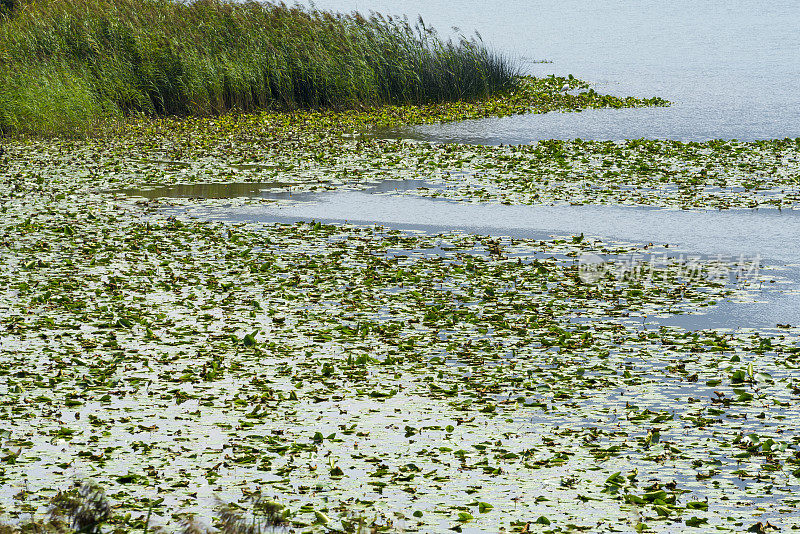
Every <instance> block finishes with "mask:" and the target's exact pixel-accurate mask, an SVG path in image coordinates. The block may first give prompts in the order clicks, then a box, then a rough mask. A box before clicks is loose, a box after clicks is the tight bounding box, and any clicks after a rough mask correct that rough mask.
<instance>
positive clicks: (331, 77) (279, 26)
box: [0, 0, 518, 134]
mask: <svg viewBox="0 0 800 534" xmlns="http://www.w3.org/2000/svg"><path fill="white" fill-rule="evenodd" d="M9 5H11V4H9ZM9 13H11V14H10V15H3V16H0V132H2V133H13V132H30V133H45V134H51V133H55V134H58V133H83V132H86V131H88V130H90V129H92V128H93V127H94V126H96V125H97V124H98V123H99V122H102V121H107V120H109V119H112V120H113V119H118V118H121V117H123V116H125V115H127V114H130V113H132V112H141V113H145V114H147V115H158V116H164V115H201V116H208V115H216V114H220V113H224V112H227V111H230V110H239V111H251V110H254V109H264V108H271V109H280V110H291V109H336V110H341V109H353V108H356V109H358V108H362V107H369V106H375V105H381V104H426V103H433V102H444V101H455V100H471V99H476V98H481V97H485V96H486V95H488V94H491V93H493V92H496V91H498V90H502V89H506V88H509V87H511V86H513V85H514V84H515V83H517V81H516V80H517V77H516V75H517V74H518V73H517V69H516V67H514V66H513V64H512V63H511V62H510V61H508V60H507V59H506V58H504V57H502V56H500V55H497V54H495V53H493V52H491V51H490V50H489V49H488V48H487V47H486V46H485V45H484V44H483V43H482V41H481V40H480V38H479V37H478V36H476V37H473V38H467V37H464V36H461V37H460V38H458V39H455V40H443V39H441V38H440V37H439V36H438V35H437V33H436V32H435V31H434V30H432V29H431V28H428V27H427V26H426V25H425V24H424V22H423V21H422V20H421V19H420V20H419V21H418V22H417V23H416V24H413V25H412V24H411V23H409V22H408V20H405V19H403V20H399V19H392V18H391V17H389V18H385V17H383V16H381V15H379V14H373V15H372V16H370V17H363V16H361V15H359V14H357V13H353V14H349V15H342V14H333V13H329V12H324V11H319V10H315V9H305V8H302V7H298V6H295V7H287V6H286V5H284V4H272V3H258V2H244V3H238V2H232V1H228V0H198V1H195V2H190V3H182V2H175V1H172V0H145V1H138V0H113V1H112V0H75V1H72V0H70V1H67V0H39V1H37V2H30V3H23V4H20V5H17V7H16V9H14V10H13V11H9Z"/></svg>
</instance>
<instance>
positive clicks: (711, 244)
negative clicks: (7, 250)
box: [131, 180, 800, 329]
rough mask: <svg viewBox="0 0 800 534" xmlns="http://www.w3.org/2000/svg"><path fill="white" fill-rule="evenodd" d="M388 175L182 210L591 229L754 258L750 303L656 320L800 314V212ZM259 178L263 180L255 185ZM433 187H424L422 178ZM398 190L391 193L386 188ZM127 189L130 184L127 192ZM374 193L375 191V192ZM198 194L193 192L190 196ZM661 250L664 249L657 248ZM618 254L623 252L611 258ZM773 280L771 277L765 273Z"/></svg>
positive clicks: (737, 321)
mask: <svg viewBox="0 0 800 534" xmlns="http://www.w3.org/2000/svg"><path fill="white" fill-rule="evenodd" d="M408 182H409V183H405V184H404V183H403V181H397V180H387V181H385V182H383V183H380V184H379V185H374V186H372V187H370V188H368V189H367V190H365V191H350V190H338V191H332V192H325V193H315V192H306V193H294V194H291V193H290V192H289V191H286V190H285V189H284V190H281V191H276V190H275V189H274V188H271V187H259V186H258V184H256V186H253V185H252V184H251V187H250V191H251V192H250V193H249V194H245V195H242V193H241V192H240V191H241V189H242V184H233V185H232V186H231V188H230V190H229V191H228V192H229V195H225V188H224V186H223V185H221V184H218V185H217V186H215V189H214V193H215V196H216V198H226V197H230V198H233V197H237V196H249V197H251V198H270V199H275V200H282V201H286V200H291V202H288V203H286V202H282V203H278V204H273V203H269V204H249V205H244V206H242V205H238V204H235V203H232V204H224V203H223V204H219V203H214V204H211V205H203V204H201V205H197V206H193V207H190V208H186V212H187V213H188V214H190V215H192V216H194V217H199V218H202V219H212V220H221V221H226V222H251V223H276V222H279V223H280V222H284V223H285V222H295V221H309V220H317V221H321V222H324V223H333V224H341V223H350V224H356V225H380V226H384V227H387V228H395V229H399V230H404V231H412V232H424V233H428V234H439V233H447V232H467V233H473V234H478V235H487V236H496V237H513V238H530V239H546V238H550V237H552V236H577V235H579V234H584V235H585V236H586V238H588V239H592V238H600V239H602V240H603V241H605V242H614V241H618V242H625V243H639V244H648V243H653V244H656V245H669V247H670V248H669V249H668V251H669V252H668V255H669V256H670V257H678V258H681V259H685V260H687V261H689V260H691V258H692V257H702V258H704V259H719V260H721V261H724V262H728V263H741V264H758V265H761V268H760V269H759V274H761V275H765V276H766V277H767V281H766V282H765V283H764V284H763V285H761V286H759V291H758V294H757V295H756V300H757V301H756V302H754V303H739V302H737V303H733V302H728V301H723V302H721V303H720V304H719V305H718V306H716V307H715V308H713V309H712V310H711V311H710V312H709V313H707V314H705V315H704V316H703V317H700V318H698V317H673V318H670V319H668V320H662V321H659V324H673V325H679V326H684V327H687V328H693V329H694V328H708V327H721V328H739V327H753V328H775V327H776V325H778V324H798V323H800V249H798V247H797V246H796V244H795V242H796V236H798V235H800V212H797V211H793V210H783V211H778V210H774V209H762V210H728V211H715V210H687V211H684V210H667V209H654V208H633V207H621V206H569V205H560V206H507V205H500V204H489V203H462V202H455V201H449V200H437V199H431V198H425V197H419V196H415V195H406V194H401V193H403V191H407V190H410V189H415V188H417V187H424V186H425V185H430V184H425V182H421V181H418V180H413V181H412V180H409V181H408ZM261 185H262V186H267V185H269V184H261ZM185 187H188V188H190V189H188V190H186V189H180V190H175V191H172V192H173V193H180V195H177V194H175V195H172V196H173V197H175V196H195V194H196V193H197V192H198V191H200V190H201V189H196V190H195V189H191V188H192V187H202V186H185ZM431 187H433V186H431ZM395 192H397V194H395ZM131 193H133V192H131ZM169 193H170V191H161V190H159V189H152V190H147V191H143V192H140V194H141V195H142V196H148V197H150V198H160V197H165V196H166V197H169V196H171V195H170V194H169ZM380 193H383V194H380ZM198 196H199V195H198ZM665 254H666V253H665ZM611 259H616V260H617V261H620V260H621V261H625V258H611ZM771 279H774V280H775V281H774V282H771Z"/></svg>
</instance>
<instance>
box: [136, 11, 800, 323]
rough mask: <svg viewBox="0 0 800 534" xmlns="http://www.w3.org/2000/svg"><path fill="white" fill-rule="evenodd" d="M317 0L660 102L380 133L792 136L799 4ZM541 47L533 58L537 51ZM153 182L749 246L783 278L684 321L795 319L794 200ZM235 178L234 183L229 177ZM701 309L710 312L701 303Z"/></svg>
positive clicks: (169, 192) (331, 217) (383, 211)
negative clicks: (582, 200) (537, 202)
mask: <svg viewBox="0 0 800 534" xmlns="http://www.w3.org/2000/svg"><path fill="white" fill-rule="evenodd" d="M315 4H316V6H317V7H318V8H321V9H329V10H333V11H340V12H342V11H343V12H349V11H353V10H358V11H361V12H362V13H368V12H369V11H370V10H375V11H379V12H381V13H385V14H393V15H408V16H409V18H410V19H411V20H415V19H416V18H417V15H422V17H423V18H424V20H425V22H426V24H427V25H429V26H431V25H432V26H434V27H436V28H438V29H439V30H440V33H442V34H444V35H447V34H452V33H453V31H452V30H451V28H452V27H453V26H457V27H458V28H460V31H463V32H465V33H468V34H469V33H472V31H474V30H478V31H479V32H480V33H481V35H482V37H483V39H484V41H485V42H487V43H489V44H491V45H492V46H493V47H494V48H495V49H496V50H498V51H500V52H502V53H503V54H506V55H507V56H509V57H512V58H515V59H516V60H518V61H519V63H520V65H521V66H522V68H523V69H524V71H525V72H527V73H530V74H534V75H549V74H557V75H566V74H574V75H575V76H576V77H578V78H581V79H584V80H587V81H589V82H591V83H593V84H594V87H595V89H596V90H597V91H598V92H606V93H612V94H616V95H620V96H627V95H633V96H639V97H649V96H661V97H664V98H667V99H669V100H670V101H672V102H673V104H672V106H671V107H668V108H651V109H624V110H589V111H584V112H582V113H548V114H544V115H523V116H515V117H506V118H500V119H498V118H490V119H483V120H474V121H466V122H459V123H452V124H446V125H423V126H415V127H413V128H404V129H397V130H393V131H386V132H383V133H382V134H381V135H382V136H385V137H390V138H391V137H404V138H415V139H420V140H426V141H433V142H457V143H476V144H501V143H502V144H521V143H531V142H536V141H538V140H541V139H570V138H582V139H600V140H609V139H610V140H620V139H630V138H640V137H646V138H669V139H677V140H684V141H687V140H696V141H703V140H708V139H719V138H722V139H730V138H735V139H741V140H753V139H767V138H784V137H800V84H798V83H797V81H798V80H800V53H798V52H800V31H798V28H800V4H798V3H797V2H794V1H774V2H770V3H764V2H756V1H742V2H736V3H729V2H722V1H719V0H715V1H710V2H689V1H686V0H677V1H673V2H655V1H642V2H621V1H601V2H580V1H577V0H567V1H563V2H558V3H553V2H539V1H525V2H522V1H510V2H503V3H502V4H495V3H488V2H484V1H479V0H457V1H455V2H453V1H449V2H444V1H432V2H425V3H421V2H411V1H408V0H396V1H391V2H390V1H388V0H319V1H317V2H315ZM542 61H547V62H542ZM261 185H262V186H263V187H260V188H259V187H256V188H254V187H253V185H252V184H249V185H248V184H244V185H240V186H233V187H230V186H221V188H220V187H217V186H214V187H213V188H211V189H208V188H206V189H202V190H199V189H196V188H197V186H188V187H189V189H186V190H183V189H181V190H178V189H180V188H177V189H176V188H175V187H174V186H173V187H171V188H167V189H165V190H151V191H149V192H139V193H136V192H133V193H134V194H141V195H144V196H148V197H151V198H153V197H162V196H166V197H170V196H172V197H192V196H205V197H217V198H219V197H236V196H249V197H267V198H276V199H292V200H295V201H299V202H297V203H294V204H291V205H289V206H282V207H278V206H275V205H266V206H250V207H246V208H235V207H229V208H219V207H216V208H213V209H208V210H204V209H202V208H201V209H200V210H192V211H194V213H195V214H197V215H200V216H202V217H206V218H212V219H220V220H228V221H258V222H277V221H289V220H310V219H315V220H321V221H325V222H344V221H349V222H352V223H360V224H380V225H383V226H389V227H395V228H403V229H407V230H423V231H428V232H442V231H450V230H458V231H468V232H475V233H479V234H487V235H499V236H514V237H541V236H545V235H577V234H579V233H585V234H586V235H587V236H588V235H591V236H597V237H600V238H602V239H604V240H615V239H617V240H623V241H626V242H642V243H647V242H650V241H652V242H656V243H670V244H671V245H673V246H675V247H676V250H679V251H684V252H686V253H691V254H703V255H706V256H713V255H722V256H725V257H729V258H733V257H739V256H746V257H748V258H756V257H758V258H761V259H762V260H763V261H764V262H765V265H767V266H769V267H770V268H775V269H778V270H779V271H780V272H781V273H782V275H781V276H782V278H783V280H784V281H785V282H787V283H783V284H780V285H779V286H778V289H777V290H770V291H768V292H767V293H765V298H764V299H763V302H761V303H759V304H755V305H742V304H736V305H726V304H724V303H723V304H722V305H720V306H718V307H717V308H716V309H715V310H714V311H713V312H712V313H711V314H709V316H707V317H706V318H705V319H704V320H703V321H702V322H701V323H698V324H686V326H687V327H695V326H697V327H707V326H724V327H733V326H734V325H739V326H741V325H748V326H757V327H770V326H772V327H774V326H775V324H776V323H779V322H782V323H793V324H796V323H797V322H800V298H799V297H798V290H799V289H800V282H799V280H800V268H798V265H800V247H799V246H798V244H797V239H796V236H798V235H800V216H798V215H797V213H795V212H791V211H786V210H784V211H783V212H777V211H770V210H766V211H765V210H760V211H747V210H733V211H729V212H714V211H704V210H697V211H690V212H680V211H674V210H658V209H637V208H629V207H613V206H538V207H529V206H500V205H487V204H482V205H476V204H458V203H453V202H442V201H437V200H432V199H427V198H417V197H414V196H411V197H409V196H404V195H391V194H389V195H386V194H381V195H377V196H376V195H375V193H387V192H389V193H391V192H392V191H393V189H394V188H398V189H399V190H398V193H402V192H403V190H406V189H413V188H416V187H419V186H420V185H426V184H421V183H417V182H416V181H411V182H410V183H409V184H398V183H396V182H390V183H386V184H382V185H381V184H375V185H373V187H371V188H369V189H368V190H366V191H361V192H353V191H337V192H333V193H323V194H318V193H306V194H295V195H294V196H291V195H290V193H289V191H287V190H286V189H285V188H284V187H283V186H284V184H261ZM237 187H238V189H237ZM714 314H716V317H715V315H714Z"/></svg>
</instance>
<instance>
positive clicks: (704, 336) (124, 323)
mask: <svg viewBox="0 0 800 534" xmlns="http://www.w3.org/2000/svg"><path fill="white" fill-rule="evenodd" d="M310 139H311V138H305V139H302V140H298V141H297V142H296V143H297V144H291V143H289V144H288V145H286V147H287V148H286V150H284V152H285V153H286V155H285V158H286V160H285V162H286V163H288V162H289V161H290V160H291V159H292V158H295V157H297V156H296V154H295V150H299V149H298V148H297V147H299V146H308V145H301V143H311V142H312V140H310ZM320 139H324V138H320ZM201 141H202V140H201ZM140 142H141V144H138V145H137V144H136V143H129V144H126V145H123V144H121V143H122V142H121V141H118V142H117V143H120V144H114V143H109V142H103V143H97V144H93V143H78V142H66V141H62V142H53V143H51V144H48V145H45V144H42V143H38V142H21V141H20V142H15V143H10V144H8V145H7V147H6V150H7V152H6V154H5V155H4V156H3V158H4V159H3V162H4V167H3V171H2V179H1V180H0V199H1V200H0V202H1V204H0V211H2V213H3V218H2V219H0V246H2V247H3V254H4V262H2V264H0V310H2V312H1V313H0V376H1V377H2V380H0V420H2V422H3V424H2V425H0V428H2V430H0V488H2V490H0V507H2V514H3V519H4V520H5V521H12V522H14V521H16V522H17V523H21V522H24V521H26V520H27V518H28V517H30V514H31V513H33V514H39V517H42V516H43V514H44V513H45V512H46V509H47V506H48V503H49V502H50V500H51V499H52V497H53V496H55V495H56V494H57V489H59V488H63V487H65V486H67V485H68V483H69V481H70V480H72V479H74V478H76V477H77V478H91V479H92V480H95V481H96V482H97V483H98V484H100V485H102V487H104V488H105V491H106V494H107V499H108V502H109V503H110V506H111V510H112V516H111V517H110V518H109V519H108V521H107V523H108V525H110V526H113V528H118V529H121V530H125V529H127V530H132V529H143V528H144V525H146V524H148V525H150V528H155V527H160V528H164V529H166V530H168V531H179V530H181V529H184V530H185V529H187V528H190V527H191V528H196V529H200V528H202V527H200V526H193V525H192V524H191V523H190V522H188V519H189V518H188V517H185V516H180V517H172V515H171V513H172V512H173V511H175V510H181V509H186V508H192V507H194V508H196V511H197V512H198V521H201V522H203V523H205V524H208V525H211V524H212V520H211V519H210V517H212V516H213V514H214V506H216V501H214V498H213V497H214V495H215V494H217V495H219V497H220V498H221V499H222V500H223V501H225V502H228V503H248V502H253V497H252V496H253V494H254V493H255V492H259V493H258V495H259V496H260V497H261V498H262V499H263V502H265V503H266V502H276V503H281V504H282V505H283V507H284V508H281V509H280V514H281V518H284V515H283V514H285V520H286V521H287V522H288V524H289V525H290V526H292V527H293V528H296V529H298V530H300V529H304V530H308V531H312V532H315V531H319V532H322V531H327V530H328V529H337V530H340V531H352V530H349V529H355V528H356V525H357V524H358V517H359V516H362V517H364V518H367V519H368V520H372V518H376V519H375V520H376V521H377V522H378V523H379V524H381V525H384V526H388V525H392V526H393V527H394V528H403V529H405V530H418V531H433V530H437V531H438V530H445V529H448V528H453V529H456V530H458V529H462V530H469V529H470V528H473V527H474V528H475V529H478V530H492V531H494V530H498V529H499V528H501V527H502V528H505V529H506V530H507V531H517V532H523V531H534V530H542V531H543V530H548V529H549V530H552V529H554V528H561V529H564V530H566V529H568V528H572V529H575V528H581V529H589V530H592V531H612V530H615V529H618V528H630V529H633V528H637V527H638V528H640V529H641V528H644V527H642V526H639V525H646V526H647V527H648V528H649V529H651V530H653V531H663V532H670V531H674V530H675V529H676V528H686V527H691V526H704V525H707V526H708V528H718V527H719V528H721V529H734V530H735V529H740V528H741V527H743V528H749V527H750V526H753V525H756V524H757V523H761V524H762V526H763V525H765V524H766V523H768V522H769V523H771V524H773V525H774V524H779V523H780V524H782V525H790V524H791V522H792V521H793V519H792V517H793V516H792V515H791V513H790V512H791V511H792V510H794V509H795V507H796V500H795V497H794V495H795V494H796V491H797V484H798V478H797V476H796V475H795V474H794V473H795V472H797V473H800V471H798V469H800V464H798V460H797V450H798V445H799V444H798V440H797V436H796V435H795V432H794V429H793V427H792V425H791V421H793V420H794V419H796V417H797V416H798V414H797V413H796V411H797V408H796V407H797V402H796V401H797V395H798V392H800V390H799V389H797V388H796V387H795V377H794V373H795V370H796V367H797V363H798V357H799V356H800V352H799V349H798V346H797V327H791V326H789V327H785V328H784V327H781V328H776V329H771V330H769V331H752V330H745V329H739V330H730V331H720V330H701V331H686V330H683V329H681V328H677V327H668V326H663V325H662V324H660V323H659V318H664V317H667V318H668V317H673V316H675V315H677V314H686V313H693V314H697V313H702V312H703V311H704V310H708V309H711V308H712V307H713V306H714V305H715V304H714V303H715V302H718V301H720V300H721V299H726V298H735V299H743V300H747V299H749V298H753V296H754V295H753V293H754V292H755V296H757V288H758V282H759V281H760V280H755V279H754V280H750V281H744V282H745V283H739V284H732V283H729V282H727V281H724V280H719V279H718V278H715V277H714V276H713V273H714V272H715V270H716V268H717V265H715V264H714V263H713V262H704V261H701V262H700V263H699V264H698V269H699V270H698V276H695V277H692V278H691V279H687V278H685V277H684V276H683V274H682V272H683V271H682V269H681V268H680V265H678V264H677V260H673V261H671V262H669V263H667V264H665V265H662V266H659V267H657V268H656V269H655V270H654V271H653V272H652V278H647V279H643V278H637V277H630V278H615V277H608V276H607V277H601V278H600V279H599V280H598V281H597V283H585V282H584V281H583V280H582V279H581V277H580V271H579V263H578V257H579V256H580V255H581V254H582V253H588V252H591V253H596V254H603V255H608V256H611V257H614V256H615V255H617V256H618V255H625V254H630V253H642V254H648V253H661V252H664V248H663V247H662V246H658V245H654V246H653V247H650V246H649V245H648V246H647V248H645V247H644V246H642V245H633V244H625V243H603V242H599V241H596V240H594V239H591V238H588V237H582V236H574V238H572V239H570V238H566V239H558V238H556V239H553V238H550V239H546V240H532V239H531V240H511V239H507V238H503V239H499V240H496V239H494V238H492V239H491V241H490V240H489V238H488V237H482V236H475V235H469V234H462V233H451V234H445V235H427V234H412V233H401V232H398V231H394V230H391V229H387V228H379V227H366V228H364V227H356V226H352V225H325V224H320V223H316V222H307V223H298V224H284V225H264V226H260V225H252V224H248V225H230V224H222V223H214V222H204V221H198V220H191V219H190V218H188V217H186V216H183V215H181V214H180V212H179V211H177V210H176V211H172V212H168V211H163V210H160V209H159V208H158V207H157V206H154V205H153V204H151V203H139V202H138V200H137V199H128V198H121V197H114V196H113V195H112V194H110V193H107V192H104V190H105V189H107V188H110V187H117V186H120V185H123V184H134V183H136V182H137V181H139V180H149V179H153V180H154V181H156V182H161V183H163V182H169V181H170V177H172V178H173V179H175V177H177V176H180V177H182V178H183V177H184V176H191V175H192V174H193V173H195V172H198V170H199V169H200V168H201V167H202V165H207V167H202V168H204V169H206V170H203V171H202V172H198V174H197V175H196V176H195V180H198V179H200V178H202V177H203V176H215V175H213V174H212V173H211V172H210V169H221V168H222V164H223V162H226V163H232V162H233V161H234V160H235V163H236V164H241V163H244V162H247V161H249V162H252V161H253V160H248V159H247V158H241V159H237V158H236V157H235V154H237V152H236V151H237V150H242V151H243V152H242V154H246V153H249V152H248V151H250V150H256V148H255V147H254V145H241V146H240V145H237V144H233V145H231V146H229V147H224V146H217V147H216V148H214V149H213V150H211V151H208V149H207V148H202V144H199V145H197V146H194V145H191V144H187V145H184V146H181V145H180V144H179V142H180V137H175V138H174V139H172V144H171V145H166V144H165V145H163V147H162V146H161V145H159V150H154V149H153V147H152V145H147V144H146V143H149V142H161V141H159V140H155V141H153V140H149V139H146V138H142V139H141V140H140ZM163 142H164V143H166V142H167V141H166V140H164V141H163ZM314 142H317V141H314ZM359 142H361V141H358V140H349V141H347V147H346V149H345V150H348V151H349V150H352V151H353V153H355V152H356V150H357V148H356V145H357V143H359ZM362 143H363V142H362ZM370 143H372V142H370ZM382 145H386V146H392V145H397V146H411V147H412V148H413V147H414V146H415V145H410V144H407V143H405V144H404V143H393V142H379V141H374V145H371V144H367V145H363V144H362V149H364V147H365V146H366V147H367V148H368V149H369V150H373V149H375V147H381V146H382ZM166 146H171V147H172V148H174V151H170V150H167V149H166V148H165V147H166ZM245 147H247V148H245ZM446 148H447V147H428V149H429V150H431V151H438V150H442V151H444V150H445V149H446ZM162 149H163V152H162V151H161V150H162ZM453 150H461V147H453ZM487 150H489V149H487ZM496 150H498V151H499V150H501V149H499V148H498V149H496ZM503 150H504V149H503ZM193 151H196V152H195V153H196V154H200V153H201V152H203V151H206V152H205V157H206V158H208V160H202V161H201V162H200V163H198V162H197V160H194V159H188V158H187V159H188V163H189V165H188V167H187V166H186V165H182V164H181V163H183V162H186V160H184V159H182V158H183V157H184V156H186V155H188V154H190V153H193ZM216 151H219V154H226V153H227V154H230V155H229V159H224V158H219V159H218V160H216V161H215V162H211V160H214V159H215V158H217V157H218V152H216ZM228 151H230V152H228ZM275 151H276V152H275V153H276V154H278V147H277V146H276V147H275ZM432 153H435V152H432ZM746 153H749V152H748V151H747V150H744V151H742V154H746ZM307 154H308V153H307ZM310 154H314V153H313V152H310ZM334 154H335V153H334V152H333V151H332V150H331V151H330V152H328V155H326V154H325V153H324V151H320V152H319V156H320V158H321V160H322V163H320V165H323V164H325V163H324V161H325V159H324V158H325V157H333V156H334ZM145 155H147V159H148V160H149V161H143V159H144V156H145ZM448 157H449V156H448ZM156 160H157V162H156ZM408 160H409V161H413V160H412V159H411V158H409V159H408ZM273 163H274V164H275V165H277V166H278V167H277V168H266V169H258V168H248V167H245V168H242V170H241V172H242V173H244V174H247V173H253V174H270V173H277V174H279V175H280V176H281V177H282V178H283V179H287V180H289V179H292V180H293V179H294V177H295V174H300V175H302V174H303V173H304V172H306V171H308V169H309V167H301V168H299V169H293V168H290V167H288V166H283V163H284V160H278V161H272V162H271V163H270V164H273ZM405 165H406V164H405V163H401V164H399V165H398V166H399V167H403V166H405ZM331 166H333V165H331ZM346 166H347V167H349V164H348V165H346ZM342 167H343V168H344V167H345V165H342ZM407 167H410V165H409V166H407ZM304 169H305V170H304ZM229 171H230V168H229ZM326 172H327V171H326ZM221 178H222V179H223V180H225V179H229V178H230V177H229V176H222V177H221ZM317 178H318V177H317ZM770 276H771V275H770ZM15 496H19V497H17V498H15ZM162 499H163V500H162ZM244 509H247V508H244ZM269 510H272V511H273V512H277V509H274V508H270V509H269ZM115 511H120V512H122V513H119V514H116V513H115ZM128 514H130V515H128ZM242 514H243V512H242V511H239V512H238V515H237V517H243V515H242ZM148 516H149V517H150V519H149V521H148ZM216 517H218V518H219V517H220V516H216ZM230 517H231V518H232V519H235V518H234V517H233V515H231V516H230ZM598 523H599V524H598ZM570 525H573V526H572V527H570ZM703 528H705V527H703Z"/></svg>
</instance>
